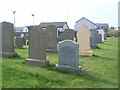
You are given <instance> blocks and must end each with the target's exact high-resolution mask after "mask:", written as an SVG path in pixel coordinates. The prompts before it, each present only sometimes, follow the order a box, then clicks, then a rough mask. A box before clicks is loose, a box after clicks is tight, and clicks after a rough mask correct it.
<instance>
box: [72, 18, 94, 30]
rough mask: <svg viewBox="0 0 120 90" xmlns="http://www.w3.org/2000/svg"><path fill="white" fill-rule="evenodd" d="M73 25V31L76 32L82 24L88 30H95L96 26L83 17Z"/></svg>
mask: <svg viewBox="0 0 120 90" xmlns="http://www.w3.org/2000/svg"><path fill="white" fill-rule="evenodd" d="M75 23H76V24H75V26H74V29H75V31H77V30H78V29H79V28H80V26H81V25H83V24H84V25H86V26H87V27H88V28H89V29H95V28H96V25H95V24H94V23H93V22H92V21H90V20H88V19H86V18H85V17H83V18H81V19H79V20H78V21H76V22H75Z"/></svg>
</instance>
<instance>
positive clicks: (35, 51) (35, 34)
mask: <svg viewBox="0 0 120 90" xmlns="http://www.w3.org/2000/svg"><path fill="white" fill-rule="evenodd" d="M28 29H29V54H28V59H26V60H25V63H26V64H31V65H36V66H45V65H48V64H49V62H48V61H47V60H46V50H45V49H46V46H45V35H46V34H45V31H44V30H43V29H42V28H41V27H39V26H33V27H29V28H28Z"/></svg>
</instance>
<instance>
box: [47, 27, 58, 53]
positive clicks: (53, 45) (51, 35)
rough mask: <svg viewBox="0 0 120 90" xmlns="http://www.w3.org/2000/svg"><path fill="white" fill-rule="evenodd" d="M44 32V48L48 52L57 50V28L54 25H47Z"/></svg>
mask: <svg viewBox="0 0 120 90" xmlns="http://www.w3.org/2000/svg"><path fill="white" fill-rule="evenodd" d="M45 33H46V50H47V51H48V52H56V51H57V41H58V39H57V28H56V27H55V26H54V25H49V26H47V27H46V29H45Z"/></svg>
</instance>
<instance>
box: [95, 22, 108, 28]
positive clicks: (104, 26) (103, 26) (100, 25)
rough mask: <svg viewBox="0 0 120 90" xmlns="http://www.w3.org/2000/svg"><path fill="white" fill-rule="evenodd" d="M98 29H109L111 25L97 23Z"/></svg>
mask: <svg viewBox="0 0 120 90" xmlns="http://www.w3.org/2000/svg"><path fill="white" fill-rule="evenodd" d="M95 25H96V28H97V29H108V28H109V25H108V24H107V23H96V24H95Z"/></svg>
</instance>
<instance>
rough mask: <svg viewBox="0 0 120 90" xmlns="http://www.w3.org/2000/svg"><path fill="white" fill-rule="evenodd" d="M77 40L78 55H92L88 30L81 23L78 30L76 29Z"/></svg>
mask: <svg viewBox="0 0 120 90" xmlns="http://www.w3.org/2000/svg"><path fill="white" fill-rule="evenodd" d="M77 42H78V43H79V55H83V56H92V51H91V47H90V30H89V29H88V27H87V26H86V25H81V26H80V28H79V30H77Z"/></svg>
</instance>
